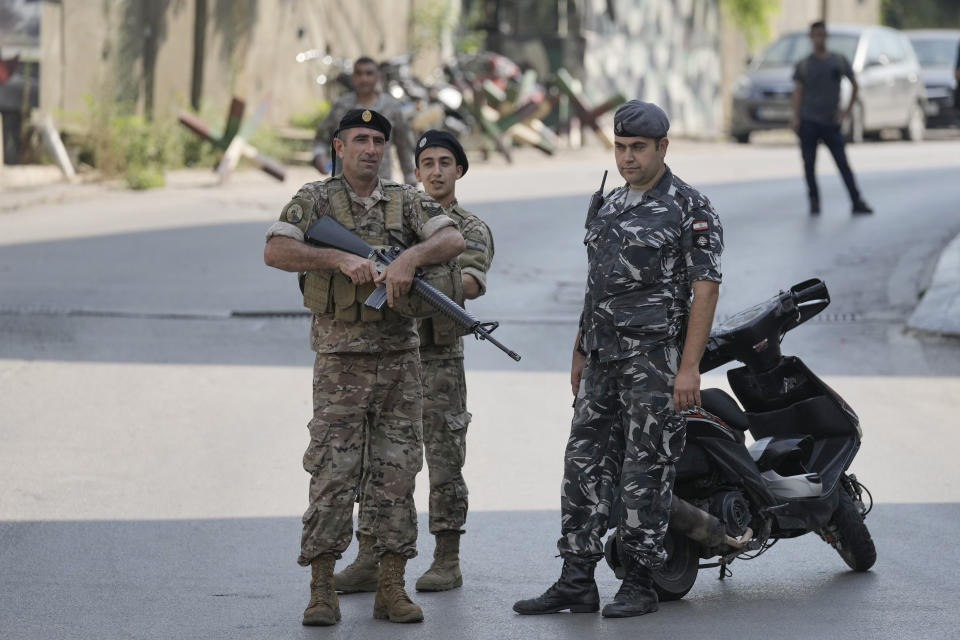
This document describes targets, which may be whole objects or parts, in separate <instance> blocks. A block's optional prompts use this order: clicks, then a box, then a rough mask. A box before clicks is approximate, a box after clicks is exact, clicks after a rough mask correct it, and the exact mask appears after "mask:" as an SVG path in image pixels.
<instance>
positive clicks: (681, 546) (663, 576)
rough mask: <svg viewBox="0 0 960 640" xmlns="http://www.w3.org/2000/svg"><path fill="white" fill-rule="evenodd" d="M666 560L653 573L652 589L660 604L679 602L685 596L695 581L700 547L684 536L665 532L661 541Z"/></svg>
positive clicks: (668, 531)
mask: <svg viewBox="0 0 960 640" xmlns="http://www.w3.org/2000/svg"><path fill="white" fill-rule="evenodd" d="M663 548H664V550H665V551H666V552H667V559H666V561H665V562H664V563H663V566H662V567H660V568H659V569H657V570H656V571H654V572H653V588H654V590H656V592H657V595H658V596H659V597H660V602H670V601H671V600H679V599H680V598H682V597H683V596H685V595H687V593H688V592H689V591H690V589H692V588H693V583H694V582H696V581H697V571H698V569H699V566H700V547H699V545H698V544H697V543H696V542H694V541H693V540H691V539H690V538H688V537H687V536H685V535H681V534H679V533H675V532H673V531H670V530H669V529H668V530H667V535H666V536H665V537H664V539H663Z"/></svg>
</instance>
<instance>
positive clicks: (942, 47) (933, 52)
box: [904, 29, 960, 127]
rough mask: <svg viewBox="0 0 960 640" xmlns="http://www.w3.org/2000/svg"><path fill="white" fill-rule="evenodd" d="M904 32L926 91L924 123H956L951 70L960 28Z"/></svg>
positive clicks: (958, 113)
mask: <svg viewBox="0 0 960 640" xmlns="http://www.w3.org/2000/svg"><path fill="white" fill-rule="evenodd" d="M904 33H905V34H906V36H907V37H908V38H910V43H911V44H912V45H913V49H914V51H916V53H917V59H918V60H919V61H920V76H921V77H922V78H923V84H924V86H925V87H926V92H927V126H928V127H941V126H950V125H953V124H958V122H957V121H958V120H960V109H958V105H956V104H954V97H953V96H954V93H953V92H954V91H955V90H956V86H957V78H956V76H954V74H953V70H954V69H955V68H956V66H957V62H958V61H957V49H958V48H960V29H923V30H917V31H904Z"/></svg>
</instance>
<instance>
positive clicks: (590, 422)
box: [558, 168, 723, 568]
mask: <svg viewBox="0 0 960 640" xmlns="http://www.w3.org/2000/svg"><path fill="white" fill-rule="evenodd" d="M628 192H629V186H624V187H621V188H619V189H617V190H614V191H613V192H612V193H611V194H610V195H609V196H608V197H607V199H606V202H605V204H604V206H603V207H602V208H601V209H600V211H599V213H598V215H597V216H596V217H595V218H594V219H593V220H592V221H590V222H589V224H588V229H587V235H586V238H585V239H584V242H585V244H586V245H587V256H588V260H589V273H588V276H587V291H586V295H585V297H584V308H583V315H582V317H581V332H582V335H581V344H580V346H581V348H583V349H584V350H585V351H586V352H587V353H588V357H587V362H586V366H585V368H584V371H583V377H582V379H581V382H580V390H579V393H578V394H577V398H576V401H575V403H574V417H573V425H572V427H571V430H570V439H569V441H568V442H567V450H566V454H565V459H564V479H563V486H562V492H561V509H562V514H563V516H562V524H561V530H562V536H561V538H560V540H559V542H558V548H559V549H560V553H561V554H564V555H575V556H580V557H583V558H589V559H592V560H598V559H599V558H600V557H602V555H603V546H602V544H601V538H602V537H603V535H604V534H605V533H606V531H607V529H608V528H609V527H616V528H617V534H616V535H618V536H619V537H620V540H621V542H622V548H623V549H624V550H625V552H626V553H628V554H629V555H631V556H632V557H634V558H636V559H637V560H639V561H640V562H642V563H643V564H645V565H647V566H649V567H651V568H655V567H657V566H659V565H660V564H661V563H662V562H663V560H664V558H665V553H664V551H663V536H664V534H665V533H666V529H667V518H668V516H669V510H670V500H671V489H672V483H673V478H674V466H673V465H674V463H675V462H676V461H677V460H678V459H679V457H680V454H681V452H682V451H683V445H684V438H685V424H684V421H683V418H682V417H681V416H680V415H679V414H678V413H677V412H676V411H675V410H674V406H673V382H674V378H675V376H676V373H677V369H678V367H679V364H680V349H681V346H680V345H681V344H682V335H681V334H682V332H683V330H684V328H685V326H686V321H687V316H688V314H689V304H690V297H691V294H692V286H691V284H692V282H694V281H697V280H713V281H716V282H719V281H720V277H721V276H720V253H721V252H722V249H723V238H722V230H721V227H720V220H719V219H718V218H717V215H716V213H715V212H714V210H713V207H712V206H711V205H710V202H709V201H708V200H707V199H706V198H705V197H704V196H702V195H701V194H700V193H699V192H698V191H696V190H695V189H693V188H692V187H690V186H689V185H687V184H686V183H684V182H683V181H681V180H680V179H679V178H676V177H674V176H673V174H672V173H671V171H670V169H669V168H667V169H666V170H665V172H664V174H663V177H662V179H661V180H659V181H658V182H657V184H656V185H655V186H654V187H652V188H651V189H649V190H648V191H647V192H646V193H645V194H644V196H643V199H642V200H641V201H640V202H639V204H637V205H636V206H633V207H630V208H626V209H625V208H624V203H625V200H626V197H627V195H628Z"/></svg>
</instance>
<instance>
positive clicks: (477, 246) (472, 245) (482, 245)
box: [464, 238, 487, 251]
mask: <svg viewBox="0 0 960 640" xmlns="http://www.w3.org/2000/svg"><path fill="white" fill-rule="evenodd" d="M464 241H465V242H466V245H467V249H470V250H471V251H486V250H487V243H486V242H484V241H483V240H479V239H477V238H465V240H464Z"/></svg>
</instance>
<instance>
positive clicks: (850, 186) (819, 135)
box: [797, 120, 860, 203]
mask: <svg viewBox="0 0 960 640" xmlns="http://www.w3.org/2000/svg"><path fill="white" fill-rule="evenodd" d="M797 135H799V136H800V153H801V154H803V170H804V173H805V174H806V177H807V195H808V196H809V197H810V199H811V200H817V201H819V200H820V190H819V189H818V188H817V175H816V171H815V165H816V162H817V144H818V143H819V142H820V141H821V140H822V141H823V143H824V144H825V145H827V149H829V150H830V154H831V155H832V156H833V160H834V162H836V163H837V169H838V170H839V171H840V175H841V177H843V183H844V184H845V185H847V192H848V193H849V194H850V200H851V202H853V203H857V202H859V201H860V190H859V189H857V183H856V181H855V180H854V179H853V171H852V170H851V169H850V164H849V163H848V162H847V152H846V150H845V148H844V147H845V144H846V142H845V141H844V139H843V134H842V133H840V125H839V124H821V123H819V122H814V121H813V120H801V121H800V129H799V131H797Z"/></svg>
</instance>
